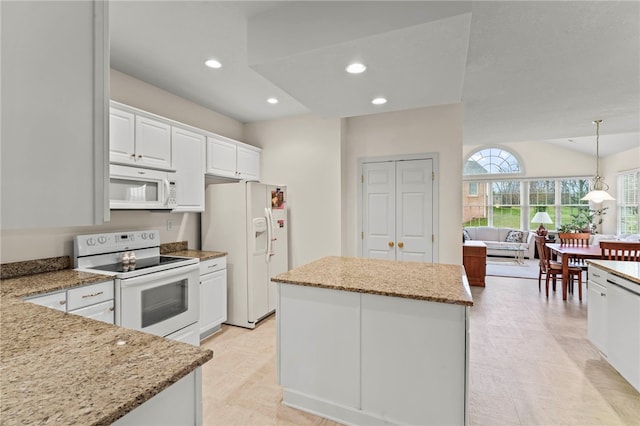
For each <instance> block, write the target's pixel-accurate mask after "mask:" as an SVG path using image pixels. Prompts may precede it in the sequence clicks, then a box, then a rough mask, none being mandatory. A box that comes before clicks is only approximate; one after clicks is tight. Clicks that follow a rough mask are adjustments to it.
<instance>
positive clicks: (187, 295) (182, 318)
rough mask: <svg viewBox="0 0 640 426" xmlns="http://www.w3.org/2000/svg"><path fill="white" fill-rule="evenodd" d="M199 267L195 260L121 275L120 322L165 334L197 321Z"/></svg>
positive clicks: (141, 329)
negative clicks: (161, 269) (152, 270)
mask: <svg viewBox="0 0 640 426" xmlns="http://www.w3.org/2000/svg"><path fill="white" fill-rule="evenodd" d="M199 270H200V268H199V265H198V264H195V265H188V266H182V267H178V268H173V269H169V270H165V271H160V272H154V273H151V274H147V275H142V276H138V277H134V278H126V279H120V280H119V282H120V283H119V286H120V309H119V311H120V312H118V317H119V318H120V324H119V325H121V326H123V327H127V328H132V329H134V330H140V331H144V332H147V333H151V334H155V335H157V336H163V337H164V336H167V335H169V334H171V333H173V332H175V331H177V330H180V329H182V328H184V327H187V326H189V325H191V324H194V323H197V322H198V318H199V315H200V312H199V305H200V285H199V279H200V275H199V274H200V272H199Z"/></svg>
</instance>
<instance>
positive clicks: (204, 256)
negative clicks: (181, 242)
mask: <svg viewBox="0 0 640 426" xmlns="http://www.w3.org/2000/svg"><path fill="white" fill-rule="evenodd" d="M165 254H169V255H171V256H184V257H197V258H198V259H200V260H201V261H204V260H210V259H217V258H219V257H224V256H226V255H228V254H229V253H227V252H226V251H206V250H181V251H172V252H169V253H165Z"/></svg>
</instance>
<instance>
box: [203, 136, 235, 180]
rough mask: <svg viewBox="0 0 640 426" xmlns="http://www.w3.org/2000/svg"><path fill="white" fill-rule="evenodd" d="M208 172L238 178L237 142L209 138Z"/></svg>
mask: <svg viewBox="0 0 640 426" xmlns="http://www.w3.org/2000/svg"><path fill="white" fill-rule="evenodd" d="M207 173H208V174H212V175H217V176H224V177H231V178H237V177H238V176H237V174H236V144H235V143H234V142H232V141H226V140H222V139H217V138H213V137H208V138H207Z"/></svg>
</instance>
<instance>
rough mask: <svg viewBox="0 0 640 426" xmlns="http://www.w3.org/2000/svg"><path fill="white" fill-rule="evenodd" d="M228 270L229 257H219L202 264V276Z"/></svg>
mask: <svg viewBox="0 0 640 426" xmlns="http://www.w3.org/2000/svg"><path fill="white" fill-rule="evenodd" d="M221 269H227V256H223V257H217V258H215V259H209V260H205V261H201V262H200V275H204V274H209V273H211V272H215V271H219V270H221Z"/></svg>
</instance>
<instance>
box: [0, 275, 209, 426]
mask: <svg viewBox="0 0 640 426" xmlns="http://www.w3.org/2000/svg"><path fill="white" fill-rule="evenodd" d="M109 279H112V277H109V276H105V275H99V274H91V273H87V272H80V271H74V270H70V269H67V270H62V271H56V272H50V273H43V274H36V275H31V276H22V277H18V278H12V279H7V280H1V281H0V294H1V296H2V297H1V298H0V315H1V316H0V322H1V323H2V339H0V354H1V357H2V363H1V365H0V372H1V374H0V394H1V395H2V398H1V403H0V404H1V406H0V407H1V408H0V413H1V418H2V424H3V425H5V424H7V425H10V424H29V423H38V424H41V423H45V422H54V423H56V424H111V423H112V422H113V421H115V420H117V419H118V418H120V417H122V416H124V415H125V414H127V413H128V412H130V411H131V410H133V409H134V408H136V407H138V406H139V405H141V404H142V403H144V402H145V401H147V400H148V399H150V398H151V397H153V396H154V395H156V394H158V393H159V392H161V391H162V390H164V389H165V388H167V387H168V386H170V385H171V384H173V383H175V382H176V381H178V380H179V379H181V378H182V377H184V376H186V375H187V374H189V373H190V372H191V371H193V370H194V369H195V368H197V367H199V366H201V365H203V364H204V363H206V362H207V361H208V360H210V359H211V358H212V357H213V352H212V351H211V350H208V349H203V348H199V347H196V346H191V345H188V344H185V343H180V342H175V341H170V340H167V339H164V338H162V337H158V336H153V335H150V334H147V333H142V332H139V331H135V330H129V329H126V328H123V327H118V326H115V325H112V324H106V323H103V322H99V321H95V320H91V319H88V318H84V317H80V316H77V315H73V314H68V313H64V312H60V311H55V310H53V309H49V308H45V307H42V306H38V305H35V304H32V303H28V302H24V301H23V300H22V298H23V297H28V296H33V295H36V294H41V293H46V292H52V291H57V290H64V289H67V288H73V287H77V286H81V285H86V284H92V283H96V282H101V281H105V280H109ZM118 341H125V342H126V344H125V345H123V346H120V345H116V342H118ZM161 354H162V355H161ZM166 354H171V356H166Z"/></svg>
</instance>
